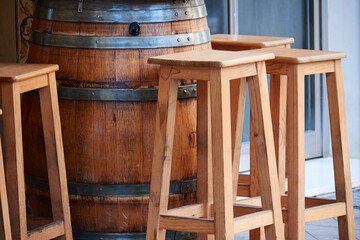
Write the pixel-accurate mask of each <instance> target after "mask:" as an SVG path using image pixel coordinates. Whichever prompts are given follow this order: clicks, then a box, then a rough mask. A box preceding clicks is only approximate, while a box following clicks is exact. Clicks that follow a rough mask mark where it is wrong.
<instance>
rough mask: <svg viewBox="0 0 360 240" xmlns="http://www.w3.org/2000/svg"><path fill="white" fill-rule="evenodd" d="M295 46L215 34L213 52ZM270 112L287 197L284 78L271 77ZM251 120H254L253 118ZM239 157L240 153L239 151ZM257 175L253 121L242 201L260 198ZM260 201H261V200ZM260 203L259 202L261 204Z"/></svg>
mask: <svg viewBox="0 0 360 240" xmlns="http://www.w3.org/2000/svg"><path fill="white" fill-rule="evenodd" d="M292 43H294V38H290V37H269V36H251V35H229V34H216V35H212V36H211V45H212V49H214V50H226V51H244V50H251V49H262V48H290V47H291V44H292ZM270 79H271V81H270V109H271V118H272V124H273V131H274V142H275V152H276V160H277V170H278V176H279V184H280V193H281V194H284V193H285V192H286V191H287V181H286V180H287V179H286V171H285V166H286V163H285V162H286V156H285V148H286V91H287V90H286V89H287V78H286V76H284V75H282V76H280V75H271V76H270ZM235 84H238V81H232V82H231V85H232V86H231V94H230V97H231V106H232V107H231V123H232V129H233V130H232V135H233V136H234V134H235V127H234V124H235V117H236V111H237V106H236V105H237V102H238V99H237V98H238V95H239V94H238V92H237V89H238V87H237V86H235ZM250 118H251V117H250ZM236 152H237V153H239V154H240V152H241V149H239V150H237V151H236ZM236 158H240V156H236ZM234 163H235V164H234V173H233V174H234V175H237V174H239V173H238V169H239V166H238V165H236V161H235V162H234ZM258 179H259V177H258V172H257V166H256V154H255V149H254V134H253V130H252V121H250V174H249V175H247V174H241V173H240V174H239V177H238V179H236V178H234V181H235V182H234V186H235V184H236V183H237V187H236V188H235V189H234V191H236V192H237V196H240V197H256V196H259V195H260V189H259V181H258ZM259 200H260V199H259ZM258 202H260V201H258ZM264 237H265V236H264V231H263V229H256V230H251V231H250V239H252V240H256V239H264Z"/></svg>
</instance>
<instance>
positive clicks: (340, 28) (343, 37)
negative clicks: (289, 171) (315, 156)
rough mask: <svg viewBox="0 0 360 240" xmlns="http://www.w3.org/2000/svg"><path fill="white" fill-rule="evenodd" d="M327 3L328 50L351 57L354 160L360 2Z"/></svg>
mask: <svg viewBox="0 0 360 240" xmlns="http://www.w3.org/2000/svg"><path fill="white" fill-rule="evenodd" d="M327 4H328V6H327V7H328V24H327V27H328V39H327V40H328V49H329V50H332V51H342V52H345V53H346V54H347V58H346V59H344V60H343V77H344V90H345V104H346V119H347V128H348V135H349V149H350V157H351V158H360V1H359V0H346V1H343V0H327ZM324 107H326V106H325V105H324Z"/></svg>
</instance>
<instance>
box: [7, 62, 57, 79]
mask: <svg viewBox="0 0 360 240" xmlns="http://www.w3.org/2000/svg"><path fill="white" fill-rule="evenodd" d="M58 70H59V66H58V65H56V64H21V63H20V64H19V63H0V81H9V82H15V81H22V80H26V79H29V78H33V77H37V76H41V75H44V74H47V73H51V72H55V71H58Z"/></svg>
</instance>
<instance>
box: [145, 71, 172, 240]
mask: <svg viewBox="0 0 360 240" xmlns="http://www.w3.org/2000/svg"><path fill="white" fill-rule="evenodd" d="M159 77H160V78H159V93H158V103H157V109H156V125H155V137H154V153H153V162H152V168H151V186H150V198H149V215H148V222H147V231H146V239H147V240H155V239H157V240H164V239H165V232H166V231H165V230H164V229H159V219H160V215H161V214H164V213H166V212H167V210H168V201H169V186H170V174H171V161H172V149H173V142H174V130H175V116H176V103H177V82H176V81H175V80H173V79H171V67H168V66H161V67H160V70H159Z"/></svg>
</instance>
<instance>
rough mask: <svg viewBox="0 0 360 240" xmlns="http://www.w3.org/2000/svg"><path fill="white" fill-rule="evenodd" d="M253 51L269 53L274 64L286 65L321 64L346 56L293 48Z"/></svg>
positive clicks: (338, 53)
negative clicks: (281, 63)
mask: <svg viewBox="0 0 360 240" xmlns="http://www.w3.org/2000/svg"><path fill="white" fill-rule="evenodd" d="M254 51H259V52H260V51H261V52H262V53H263V52H269V53H274V54H275V59H274V62H286V63H311V62H322V61H329V60H336V59H341V58H345V57H346V54H345V53H343V52H330V51H318V50H308V49H295V48H290V49H287V48H271V49H266V48H264V49H259V50H254Z"/></svg>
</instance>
